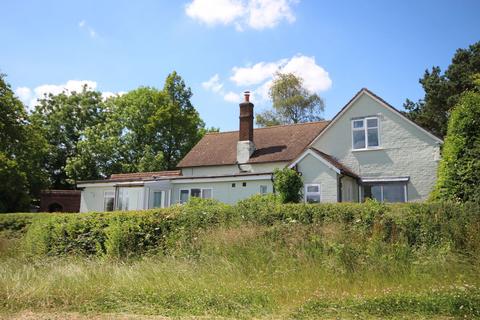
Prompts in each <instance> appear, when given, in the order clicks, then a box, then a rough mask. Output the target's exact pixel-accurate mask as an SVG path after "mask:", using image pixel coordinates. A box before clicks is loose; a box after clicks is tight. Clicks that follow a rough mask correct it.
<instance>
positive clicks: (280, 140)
mask: <svg viewBox="0 0 480 320" xmlns="http://www.w3.org/2000/svg"><path fill="white" fill-rule="evenodd" d="M327 125H328V121H318V122H307V123H300V124H293V125H281V126H273V127H267V128H257V129H254V133H253V140H254V141H253V142H254V143H255V148H256V150H255V152H254V153H253V154H252V156H251V157H250V160H249V161H248V163H262V162H277V161H291V160H293V159H295V158H296V157H297V156H298V155H299V154H300V153H301V152H302V151H304V149H305V148H306V147H307V146H308V145H309V144H310V142H312V141H313V139H315V137H316V136H317V135H318V134H319V133H320V132H321V131H322V130H323V129H324V128H325V127H326V126H327ZM237 141H238V131H230V132H220V133H208V134H206V135H205V136H204V137H203V138H202V139H201V140H200V141H199V142H198V143H197V145H195V147H193V149H192V150H191V151H190V152H189V153H188V154H187V155H186V156H185V157H184V158H183V159H182V161H180V163H179V164H178V167H179V168H185V167H201V166H215V165H231V164H235V163H236V161H237Z"/></svg>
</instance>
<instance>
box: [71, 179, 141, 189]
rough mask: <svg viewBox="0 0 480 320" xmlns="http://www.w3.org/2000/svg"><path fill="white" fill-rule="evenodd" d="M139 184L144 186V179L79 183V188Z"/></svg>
mask: <svg viewBox="0 0 480 320" xmlns="http://www.w3.org/2000/svg"><path fill="white" fill-rule="evenodd" d="M133 184H138V186H139V187H143V185H144V182H143V181H129V182H113V181H112V182H99V183H77V187H78V188H91V187H116V186H122V185H133Z"/></svg>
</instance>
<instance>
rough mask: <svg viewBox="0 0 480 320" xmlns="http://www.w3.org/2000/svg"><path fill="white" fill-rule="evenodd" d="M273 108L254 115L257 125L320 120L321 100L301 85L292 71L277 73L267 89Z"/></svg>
mask: <svg viewBox="0 0 480 320" xmlns="http://www.w3.org/2000/svg"><path fill="white" fill-rule="evenodd" d="M269 95H270V98H271V99H272V104H273V110H267V111H265V112H263V113H259V114H257V115H256V122H257V124H258V125H260V126H263V127H268V126H272V125H278V124H291V123H299V122H310V121H318V120H322V119H323V118H322V117H321V113H322V112H323V110H324V108H325V106H324V103H323V100H322V99H321V98H320V97H319V96H318V95H317V94H316V93H311V92H310V91H308V89H306V88H305V87H304V85H303V79H302V78H300V77H298V76H296V75H294V74H293V73H277V74H276V77H275V79H274V80H273V84H272V86H271V88H270V91H269Z"/></svg>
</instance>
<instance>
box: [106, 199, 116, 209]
mask: <svg viewBox="0 0 480 320" xmlns="http://www.w3.org/2000/svg"><path fill="white" fill-rule="evenodd" d="M113 200H114V198H113V197H108V198H105V202H104V210H105V211H113V203H114V201H113Z"/></svg>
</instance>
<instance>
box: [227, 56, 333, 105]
mask: <svg viewBox="0 0 480 320" xmlns="http://www.w3.org/2000/svg"><path fill="white" fill-rule="evenodd" d="M232 72H233V75H232V76H231V77H230V80H231V81H232V82H233V83H235V84H236V85H237V86H256V85H258V86H257V87H256V88H254V89H253V91H252V92H254V93H256V94H257V95H258V96H259V97H262V98H263V99H267V98H268V90H269V89H270V86H271V84H272V79H273V76H274V74H275V73H276V72H283V73H293V74H295V75H297V76H299V77H301V78H302V79H303V84H304V86H305V88H307V89H308V90H309V91H311V92H322V91H326V90H328V89H330V87H331V86H332V80H331V79H330V76H329V74H328V72H327V71H326V70H325V69H324V68H323V67H322V66H320V65H318V64H317V63H316V62H315V57H308V56H304V55H295V56H293V57H291V58H289V59H281V60H278V61H274V62H259V63H256V64H254V65H253V66H250V67H248V66H247V67H233V68H232Z"/></svg>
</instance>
